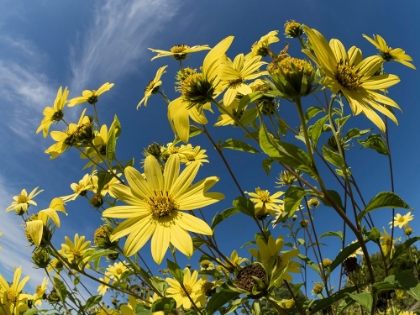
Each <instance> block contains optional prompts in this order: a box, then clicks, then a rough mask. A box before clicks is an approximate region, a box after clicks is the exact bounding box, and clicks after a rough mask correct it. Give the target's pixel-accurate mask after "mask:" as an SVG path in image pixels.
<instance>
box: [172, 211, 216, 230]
mask: <svg viewBox="0 0 420 315" xmlns="http://www.w3.org/2000/svg"><path fill="white" fill-rule="evenodd" d="M176 223H177V225H179V227H181V228H182V229H184V230H186V231H191V232H194V233H200V234H205V235H213V231H212V229H211V228H210V226H209V225H208V224H207V223H206V222H204V221H203V220H201V219H199V218H196V217H194V216H192V215H191V214H188V213H184V212H178V214H177V217H176Z"/></svg>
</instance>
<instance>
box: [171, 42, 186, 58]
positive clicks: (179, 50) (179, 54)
mask: <svg viewBox="0 0 420 315" xmlns="http://www.w3.org/2000/svg"><path fill="white" fill-rule="evenodd" d="M190 48H191V47H190V46H188V45H184V44H181V45H175V46H173V47H172V48H171V53H173V54H174V58H175V59H176V60H184V59H185V58H186V57H187V54H186V53H184V51H186V50H187V49H190Z"/></svg>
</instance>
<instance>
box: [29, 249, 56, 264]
mask: <svg viewBox="0 0 420 315" xmlns="http://www.w3.org/2000/svg"><path fill="white" fill-rule="evenodd" d="M32 262H33V263H34V265H35V266H37V267H38V268H47V267H48V265H49V264H50V262H51V255H50V253H49V252H48V250H47V249H45V248H38V249H36V250H35V251H34V253H33V254H32Z"/></svg>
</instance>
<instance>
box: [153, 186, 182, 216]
mask: <svg viewBox="0 0 420 315" xmlns="http://www.w3.org/2000/svg"><path fill="white" fill-rule="evenodd" d="M148 205H149V209H150V212H151V213H152V216H153V217H155V218H162V217H166V216H170V215H171V212H172V211H173V210H176V209H177V208H178V207H177V205H176V203H175V200H174V199H173V198H172V197H171V196H169V194H168V192H167V191H166V192H163V191H156V190H155V195H154V196H153V197H149V200H148Z"/></svg>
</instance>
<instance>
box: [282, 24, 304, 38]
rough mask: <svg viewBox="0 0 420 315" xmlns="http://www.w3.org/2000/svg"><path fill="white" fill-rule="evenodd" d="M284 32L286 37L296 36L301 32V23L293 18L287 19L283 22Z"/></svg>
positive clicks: (300, 34)
mask: <svg viewBox="0 0 420 315" xmlns="http://www.w3.org/2000/svg"><path fill="white" fill-rule="evenodd" d="M284 34H285V35H286V37H288V38H297V37H300V36H302V34H303V25H302V24H300V23H298V22H296V21H295V20H291V21H287V22H286V23H285V24H284Z"/></svg>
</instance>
